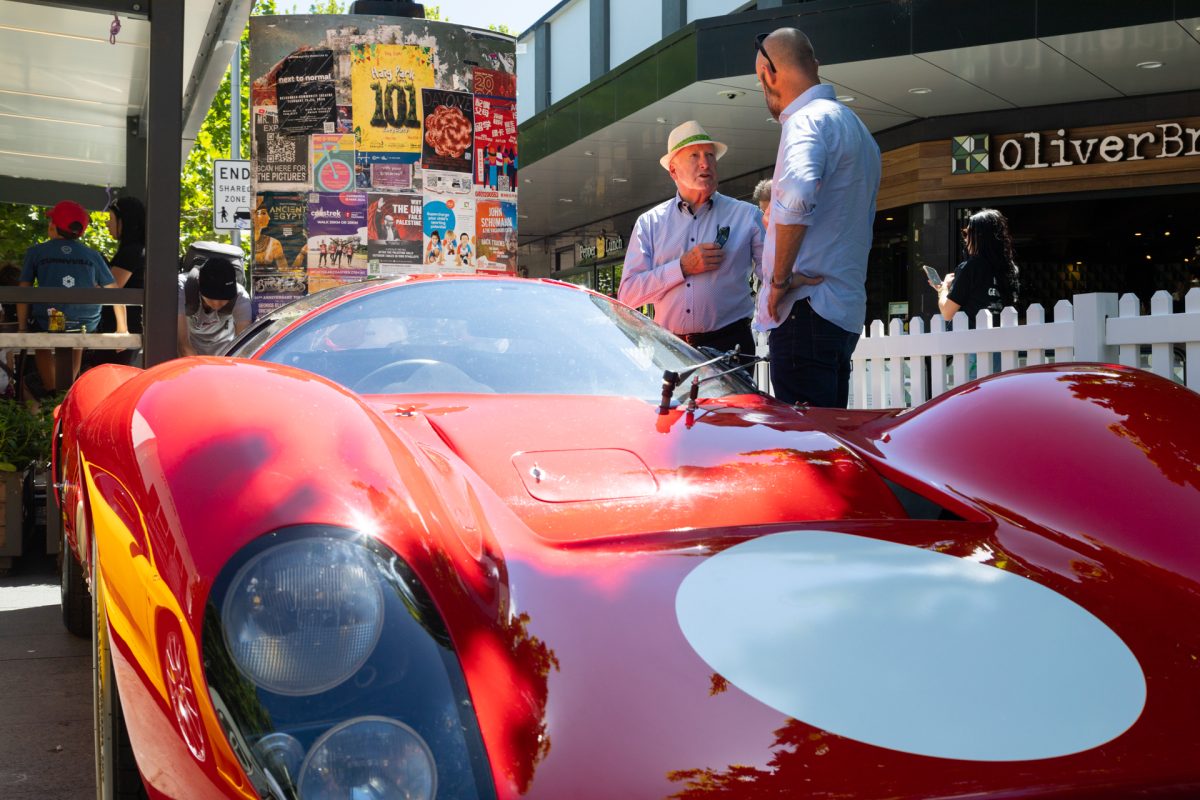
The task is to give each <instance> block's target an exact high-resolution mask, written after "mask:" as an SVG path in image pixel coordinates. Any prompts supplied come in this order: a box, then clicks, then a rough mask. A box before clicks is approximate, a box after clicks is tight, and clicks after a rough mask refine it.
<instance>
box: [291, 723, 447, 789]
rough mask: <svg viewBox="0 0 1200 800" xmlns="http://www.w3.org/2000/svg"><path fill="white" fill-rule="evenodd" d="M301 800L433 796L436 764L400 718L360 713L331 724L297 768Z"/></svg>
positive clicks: (424, 746) (415, 735)
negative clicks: (353, 717)
mask: <svg viewBox="0 0 1200 800" xmlns="http://www.w3.org/2000/svg"><path fill="white" fill-rule="evenodd" d="M299 789H300V796H301V797H303V798H305V800H322V799H323V798H331V800H332V798H345V797H363V798H373V799H376V798H377V800H385V798H387V799H388V800H390V799H391V798H397V800H432V798H433V797H434V795H435V793H436V792H437V768H436V766H435V765H434V761H433V753H431V752H430V751H429V746H428V745H427V744H425V740H424V739H422V738H421V736H420V735H419V734H418V733H417V732H416V731H414V730H413V729H412V728H410V727H408V726H407V725H405V724H404V723H402V722H397V721H396V720H394V719H387V718H385V717H359V718H358V719H352V720H350V721H349V722H344V723H342V724H341V725H338V726H336V727H333V728H330V729H329V730H328V731H327V732H326V733H325V735H324V736H322V737H321V738H320V739H317V741H316V742H315V743H314V744H313V746H312V750H310V751H309V753H308V758H306V759H305V760H304V765H303V766H302V767H301V768H300V783H299Z"/></svg>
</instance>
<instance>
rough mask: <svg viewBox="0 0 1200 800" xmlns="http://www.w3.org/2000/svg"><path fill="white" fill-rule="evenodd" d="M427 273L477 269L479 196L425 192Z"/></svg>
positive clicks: (472, 270) (425, 262) (424, 218)
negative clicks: (456, 195) (476, 214)
mask: <svg viewBox="0 0 1200 800" xmlns="http://www.w3.org/2000/svg"><path fill="white" fill-rule="evenodd" d="M423 222H424V225H423V230H424V234H425V253H424V259H423V262H424V264H425V266H426V271H427V272H474V271H475V269H474V267H473V266H472V265H473V262H474V258H475V246H476V245H475V238H476V237H475V198H474V196H473V195H469V194H467V195H461V196H459V197H453V196H446V195H439V194H430V193H429V192H428V191H427V192H426V193H425V209H424V215H423Z"/></svg>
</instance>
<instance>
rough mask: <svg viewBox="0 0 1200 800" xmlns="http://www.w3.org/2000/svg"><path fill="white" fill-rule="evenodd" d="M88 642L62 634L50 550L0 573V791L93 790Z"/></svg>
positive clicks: (9, 794) (52, 794)
mask: <svg viewBox="0 0 1200 800" xmlns="http://www.w3.org/2000/svg"><path fill="white" fill-rule="evenodd" d="M95 787H96V783H95V768H94V761H93V756H92V651H91V642H90V641H89V640H85V639H79V638H77V637H75V636H72V635H71V634H69V633H67V630H66V628H64V627H63V625H62V615H61V612H60V610H59V592H58V571H57V569H56V567H55V559H54V557H53V556H26V557H22V558H21V559H19V560H18V561H17V563H16V565H15V568H14V569H13V572H12V574H11V575H9V576H8V577H5V578H0V797H3V798H4V799H5V800H26V799H27V798H28V800H33V799H34V798H39V800H41V799H43V798H51V799H56V798H64V799H65V798H70V800H77V799H78V798H86V797H94V796H95V794H96V788H95Z"/></svg>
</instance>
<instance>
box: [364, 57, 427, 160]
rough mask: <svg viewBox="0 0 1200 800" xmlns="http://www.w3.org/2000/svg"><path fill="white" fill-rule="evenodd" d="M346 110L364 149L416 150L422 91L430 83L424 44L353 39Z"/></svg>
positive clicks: (394, 151)
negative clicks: (356, 41)
mask: <svg viewBox="0 0 1200 800" xmlns="http://www.w3.org/2000/svg"><path fill="white" fill-rule="evenodd" d="M350 82H351V93H352V96H353V98H354V103H353V107H352V110H351V114H352V117H353V120H354V131H355V134H356V135H357V136H358V149H359V150H360V151H362V152H364V153H420V152H421V120H422V109H421V92H422V90H423V89H425V88H426V87H429V86H433V85H434V75H433V54H432V52H431V49H430V48H429V47H423V46H419V45H409V44H369V45H367V44H356V45H353V46H351V48H350Z"/></svg>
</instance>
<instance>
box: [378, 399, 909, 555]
mask: <svg viewBox="0 0 1200 800" xmlns="http://www.w3.org/2000/svg"><path fill="white" fill-rule="evenodd" d="M372 405H373V406H374V407H375V409H376V410H377V411H378V412H379V413H380V415H381V416H382V417H383V418H384V419H386V420H388V422H389V424H390V425H392V426H393V428H394V429H395V430H396V431H397V432H398V433H399V434H402V435H404V436H406V437H411V438H412V439H415V440H416V441H418V442H422V443H424V445H425V446H427V447H434V448H442V447H448V448H449V449H450V450H452V451H453V453H454V454H455V455H456V456H457V457H458V458H460V459H462V461H463V462H464V463H465V464H466V465H467V466H469V467H470V468H471V469H472V471H474V472H475V473H476V474H477V475H478V476H479V477H480V478H481V479H482V480H483V481H485V482H486V483H487V484H488V486H489V487H490V488H491V489H492V491H494V492H495V493H496V494H497V495H498V496H499V497H500V498H501V499H502V500H503V501H504V502H505V503H506V504H507V505H508V506H509V507H510V508H511V509H512V510H513V511H514V512H516V514H517V515H518V516H519V517H520V518H521V519H522V521H523V522H524V523H525V524H526V525H527V526H529V528H530V529H532V530H533V531H534V532H535V533H537V534H538V535H539V536H542V537H545V538H548V539H552V540H556V541H563V542H568V541H581V540H593V539H602V538H609V537H619V536H627V535H632V534H641V533H648V532H655V531H669V530H682V529H689V528H694V527H699V526H704V527H720V526H733V525H754V524H759V523H776V522H780V521H784V520H789V521H808V520H817V519H881V518H882V519H894V518H903V517H904V516H905V514H904V511H903V509H902V508H901V506H900V504H899V502H898V501H897V500H896V498H895V496H894V495H893V494H892V493H891V492H890V491H889V490H888V488H887V486H886V484H885V483H884V482H883V481H882V480H881V479H880V477H879V476H878V475H877V474H876V473H875V471H874V470H872V469H871V468H870V467H869V466H868V465H867V464H866V463H865V462H864V461H863V460H862V459H861V458H860V457H859V456H858V455H856V454H855V453H854V452H853V451H852V450H850V449H848V448H847V447H846V446H845V445H844V444H843V443H842V442H840V441H839V440H838V439H836V438H834V437H832V436H830V435H829V434H827V433H824V432H822V431H820V430H817V429H816V428H815V426H814V425H813V423H812V422H811V421H810V420H809V419H808V418H807V417H806V415H805V413H804V412H802V411H799V410H796V409H793V408H788V407H786V406H781V405H779V404H777V403H774V402H773V401H770V400H768V399H765V398H760V397H757V396H753V395H745V396H738V397H733V398H725V399H724V400H720V401H708V402H706V403H704V404H702V405H701V406H700V407H699V408H698V409H697V410H696V412H694V413H688V412H686V411H680V410H673V411H671V412H670V413H669V414H665V415H659V414H658V413H657V410H656V407H655V406H653V405H652V404H650V403H647V402H645V401H642V400H636V399H632V398H621V397H563V396H503V397H497V396H479V395H439V396H436V397H432V396H431V397H426V398H411V397H410V398H405V399H404V400H402V401H400V402H397V401H395V400H394V399H383V398H376V399H373V400H372ZM731 500H734V501H733V502H731Z"/></svg>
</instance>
